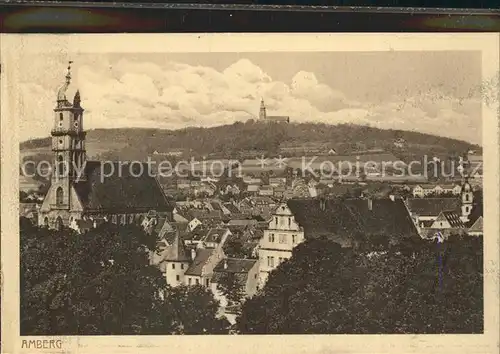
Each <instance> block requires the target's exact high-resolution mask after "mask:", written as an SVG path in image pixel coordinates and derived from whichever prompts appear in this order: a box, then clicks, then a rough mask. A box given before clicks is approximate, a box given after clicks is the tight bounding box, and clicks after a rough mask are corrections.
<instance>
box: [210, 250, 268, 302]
mask: <svg viewBox="0 0 500 354" xmlns="http://www.w3.org/2000/svg"><path fill="white" fill-rule="evenodd" d="M258 275H259V261H258V260H257V259H240V258H224V259H222V260H221V261H220V262H219V263H218V264H217V265H216V266H215V268H214V272H213V277H212V281H211V286H212V292H213V293H214V296H215V299H216V300H219V301H220V304H221V306H222V307H223V308H226V307H227V306H231V305H233V306H234V305H239V304H241V302H243V301H244V299H245V298H249V297H252V296H253V295H255V293H256V292H257V286H258ZM227 277H233V280H234V281H236V282H237V283H238V284H239V286H240V287H241V291H242V295H243V296H242V298H241V299H240V301H238V303H237V304H233V303H230V302H229V301H228V299H227V298H226V296H224V294H222V292H221V291H220V290H219V289H218V284H220V283H221V282H224V281H225V279H224V278H227Z"/></svg>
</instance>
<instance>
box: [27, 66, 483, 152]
mask: <svg viewBox="0 0 500 354" xmlns="http://www.w3.org/2000/svg"><path fill="white" fill-rule="evenodd" d="M56 64H59V63H56ZM25 70H29V68H26V69H25ZM57 74H59V73H57ZM55 79H57V80H58V81H57V82H54V81H50V82H45V81H40V80H39V81H38V82H32V81H30V76H29V75H26V78H25V79H24V82H23V83H22V84H21V96H22V97H21V98H22V102H23V110H22V117H21V118H22V119H21V137H22V138H24V139H25V138H28V137H32V136H47V135H48V134H49V132H50V129H51V127H52V124H53V121H52V118H48V117H52V109H53V107H54V105H55V97H56V91H57V88H56V87H57V84H62V81H63V75H62V74H61V75H60V77H59V78H56V77H55V76H54V78H53V80H55ZM75 82H76V83H75V85H72V86H76V85H77V86H78V87H79V89H80V91H81V95H82V106H83V107H84V108H85V109H86V113H85V127H86V128H87V129H89V128H99V127H105V128H111V127H158V128H168V129H176V128H182V127H185V126H189V125H191V126H192V125H195V126H213V125H219V124H227V123H232V122H234V121H237V120H239V121H242V120H246V119H249V118H255V117H256V116H258V110H259V105H260V98H261V97H263V98H264V99H265V102H266V106H267V108H268V114H270V115H288V116H290V118H291V120H292V121H293V122H304V121H318V122H325V123H330V124H337V123H358V124H369V125H372V126H378V127H381V128H394V129H406V130H417V131H423V132H427V133H435V134H439V135H446V136H450V137H457V138H461V139H467V140H471V141H474V142H479V141H480V129H481V125H480V124H477V122H478V117H480V110H479V109H480V105H479V104H478V103H479V101H477V99H476V101H474V100H473V99H464V100H461V101H459V100H457V99H455V98H450V97H442V96H440V95H439V93H437V92H431V93H425V94H421V95H419V96H418V97H409V98H407V99H406V100H405V101H404V102H388V103H368V102H366V103H362V102H355V101H352V100H349V98H348V97H346V96H345V95H344V94H343V93H342V92H339V91H337V90H335V89H334V88H332V87H330V86H328V85H327V84H325V83H321V82H319V81H318V79H317V78H316V76H315V74H314V73H312V72H306V71H300V72H298V73H296V75H294V76H293V77H292V78H291V80H290V82H289V83H286V82H280V81H275V80H273V79H272V77H271V76H270V75H269V74H268V73H266V72H264V71H263V70H262V69H261V68H260V67H258V66H257V65H255V64H253V63H252V62H251V61H249V60H247V59H241V60H239V61H237V62H235V63H233V64H232V65H230V66H229V67H227V68H226V69H225V70H223V71H222V72H219V71H217V70H215V69H213V68H210V67H203V66H191V65H187V64H181V63H174V62H165V63H163V64H161V65H159V64H154V63H151V62H139V61H132V60H129V59H126V58H121V59H120V60H119V61H118V62H116V63H114V64H111V63H110V62H109V61H107V60H103V61H102V62H101V61H94V62H92V63H91V64H88V65H81V66H79V67H78V68H77V70H76V73H75ZM388 84H390V83H388ZM380 89H383V87H381V88H380ZM73 90H74V89H73ZM73 92H74V91H70V93H69V94H68V96H69V97H68V98H70V99H71V97H72V94H73ZM445 124H446V125H445ZM444 127H446V128H444Z"/></svg>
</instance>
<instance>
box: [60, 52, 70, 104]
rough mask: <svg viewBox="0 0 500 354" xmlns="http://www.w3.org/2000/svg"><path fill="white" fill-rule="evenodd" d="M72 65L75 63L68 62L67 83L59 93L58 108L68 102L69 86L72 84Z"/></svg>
mask: <svg viewBox="0 0 500 354" xmlns="http://www.w3.org/2000/svg"><path fill="white" fill-rule="evenodd" d="M72 63H73V62H72V61H69V62H68V73H67V74H66V81H65V82H64V84H63V85H62V86H61V88H60V89H59V91H58V92H57V102H58V106H60V105H62V103H63V102H67V101H68V100H67V99H66V91H67V90H68V86H69V84H70V82H71V64H72Z"/></svg>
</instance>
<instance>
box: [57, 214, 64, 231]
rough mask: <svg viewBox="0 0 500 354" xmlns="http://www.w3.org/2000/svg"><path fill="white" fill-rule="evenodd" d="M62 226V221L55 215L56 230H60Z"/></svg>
mask: <svg viewBox="0 0 500 354" xmlns="http://www.w3.org/2000/svg"><path fill="white" fill-rule="evenodd" d="M62 228H63V222H62V219H61V217H60V216H58V217H57V219H56V229H57V230H62Z"/></svg>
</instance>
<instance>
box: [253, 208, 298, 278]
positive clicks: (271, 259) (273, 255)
mask: <svg viewBox="0 0 500 354" xmlns="http://www.w3.org/2000/svg"><path fill="white" fill-rule="evenodd" d="M302 241H304V230H303V229H302V227H300V226H299V224H298V223H297V221H296V220H295V217H294V215H293V213H292V211H291V210H290V208H289V206H288V205H287V204H286V203H282V204H280V205H279V206H278V207H277V208H276V210H274V212H273V213H272V218H271V220H270V221H269V222H268V227H267V229H266V230H264V234H263V237H262V238H261V240H260V242H259V246H258V247H259V248H258V253H259V283H260V284H261V286H263V285H264V284H265V283H266V281H267V278H268V276H269V273H270V272H271V271H273V270H274V269H276V268H277V267H278V266H279V265H280V263H282V262H284V261H285V260H287V259H289V258H290V257H291V256H292V250H293V249H294V248H295V247H296V246H297V245H298V244H300V243H301V242H302Z"/></svg>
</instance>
